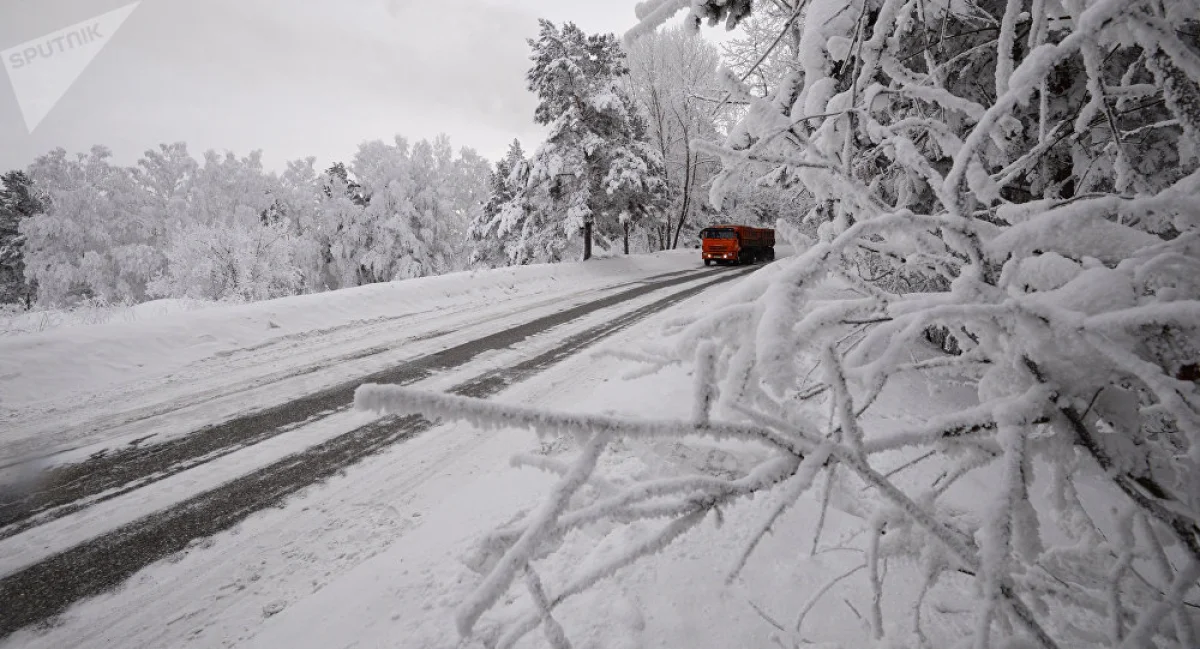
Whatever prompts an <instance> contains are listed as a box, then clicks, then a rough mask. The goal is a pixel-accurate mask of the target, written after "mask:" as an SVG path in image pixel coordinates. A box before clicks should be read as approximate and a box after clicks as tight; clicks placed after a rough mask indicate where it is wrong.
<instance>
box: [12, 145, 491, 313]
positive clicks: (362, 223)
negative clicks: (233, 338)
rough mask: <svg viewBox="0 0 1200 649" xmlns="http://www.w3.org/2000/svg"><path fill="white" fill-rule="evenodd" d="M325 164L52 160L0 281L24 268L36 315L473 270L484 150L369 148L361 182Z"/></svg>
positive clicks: (95, 154) (159, 154)
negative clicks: (470, 233) (469, 249)
mask: <svg viewBox="0 0 1200 649" xmlns="http://www.w3.org/2000/svg"><path fill="white" fill-rule="evenodd" d="M313 162H314V160H313V159H312V158H308V159H304V160H296V161H293V162H290V163H288V164H287V167H286V169H285V170H284V171H283V172H282V173H272V172H269V171H267V170H266V169H264V167H263V165H262V160H261V155H260V154H259V152H254V153H251V154H250V155H249V156H246V157H238V156H235V155H233V154H232V153H225V154H218V153H216V152H211V151H210V152H208V153H206V154H205V155H204V156H203V159H202V160H200V161H197V160H196V159H194V158H193V157H192V156H191V155H190V154H189V153H188V151H187V147H186V146H185V145H184V144H183V143H176V144H170V145H162V146H160V147H159V148H158V149H152V150H150V151H147V152H146V153H145V154H144V156H143V157H142V158H141V159H140V160H139V161H138V163H137V165H136V166H135V167H119V166H116V165H113V164H112V163H111V162H110V154H109V152H108V150H107V149H104V148H103V147H96V148H94V149H93V150H92V151H91V153H90V154H86V155H79V156H76V157H75V158H72V157H70V156H68V155H67V153H66V152H65V151H64V150H62V149H58V150H55V151H52V152H51V153H49V154H47V155H44V156H42V157H40V158H38V159H37V160H36V161H35V162H34V163H33V164H32V165H31V166H30V169H29V173H28V177H29V178H30V179H31V181H32V185H33V187H34V188H35V189H36V192H37V197H38V198H37V200H38V205H36V206H33V205H32V204H30V203H29V201H25V202H23V203H20V205H17V203H14V205H16V206H17V207H19V208H20V209H23V210H24V211H25V212H28V213H27V214H26V213H22V216H21V218H20V219H19V231H17V232H16V234H15V235H13V234H3V235H0V236H2V238H3V243H2V244H0V245H3V246H4V247H3V248H2V249H0V252H2V254H3V257H0V264H3V265H0V274H3V276H4V277H9V276H10V275H13V272H10V271H5V270H3V269H6V268H16V267H17V266H16V265H15V264H17V263H20V264H21V265H22V266H23V274H24V281H25V284H24V286H25V287H26V291H27V293H26V296H27V297H26V298H24V299H32V297H33V295H32V292H33V291H32V289H33V288H34V287H36V299H37V302H38V303H39V304H41V305H44V306H69V305H74V304H80V303H91V304H121V303H137V302H142V301H144V300H146V299H148V298H153V297H188V298H197V299H208V300H224V299H233V300H257V299H264V298H269V297H279V296H282V295H292V294H296V293H304V292H315V291H323V290H329V289H337V288H343V287H348V286H358V285H361V284H366V283H370V282H380V281H389V280H393V279H402V278H406V277H416V276H419V275H429V274H437V273H444V272H447V271H450V270H458V269H460V268H463V267H465V265H466V263H465V255H464V251H465V250H466V245H467V235H466V229H467V225H468V224H469V223H470V222H471V220H472V219H473V218H475V217H476V215H477V213H478V212H480V211H481V210H482V209H483V203H484V201H485V198H486V182H487V174H488V165H487V162H486V161H484V160H483V159H482V158H481V157H479V155H478V154H476V153H475V152H474V151H472V150H470V149H463V150H462V151H460V152H459V153H458V154H457V155H456V154H455V153H454V151H453V150H452V149H451V147H450V143H449V140H448V139H447V138H446V137H445V136H440V137H438V138H437V139H435V140H434V141H433V142H428V141H421V142H419V143H417V144H416V145H415V146H413V147H411V149H410V147H409V146H408V144H407V143H406V142H405V141H404V140H403V139H402V138H401V139H398V140H397V142H396V143H395V144H394V145H388V144H384V143H382V142H367V143H364V144H362V145H361V146H360V148H359V152H358V154H357V156H356V157H355V159H354V163H353V164H352V165H351V167H350V168H349V169H347V167H346V166H345V165H342V164H340V163H339V164H336V165H334V166H333V167H331V168H330V169H329V170H328V171H326V172H325V173H318V172H317V171H316V170H315V169H314V167H313ZM6 202H8V201H6ZM35 207H36V209H34V208H35ZM14 209H16V208H14ZM8 212H9V210H8V209H7V208H4V213H5V214H7V213H8ZM10 221H11V222H12V225H14V226H15V225H16V224H17V221H18V219H15V217H14V218H11V219H10V218H7V217H6V218H5V219H4V221H3V222H2V223H3V224H6V225H4V227H5V228H7V229H4V230H3V231H4V232H6V233H7V232H8V231H9V230H11V229H13V228H12V227H10V226H9V225H7V224H9V223H10ZM18 244H19V245H18ZM14 251H15V252H16V254H15V255H14ZM5 282H6V285H7V284H11V283H12V282H9V281H8V280H5ZM14 285H15V284H14ZM10 292H11V291H10ZM4 295H5V296H7V295H8V293H5V294H4ZM18 297H19V296H18ZM4 299H5V300H8V299H10V298H8V297H5V298H4Z"/></svg>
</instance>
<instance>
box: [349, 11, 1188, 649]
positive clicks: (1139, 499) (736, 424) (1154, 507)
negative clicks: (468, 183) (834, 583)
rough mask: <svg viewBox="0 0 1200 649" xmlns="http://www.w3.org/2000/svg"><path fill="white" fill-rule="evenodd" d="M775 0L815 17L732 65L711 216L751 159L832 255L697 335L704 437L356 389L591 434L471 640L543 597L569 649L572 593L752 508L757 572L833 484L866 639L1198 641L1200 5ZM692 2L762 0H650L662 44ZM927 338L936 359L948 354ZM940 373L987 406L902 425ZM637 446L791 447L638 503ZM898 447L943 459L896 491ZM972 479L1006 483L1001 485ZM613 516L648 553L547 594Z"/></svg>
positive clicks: (642, 493)
mask: <svg viewBox="0 0 1200 649" xmlns="http://www.w3.org/2000/svg"><path fill="white" fill-rule="evenodd" d="M765 4H767V3H755V6H754V7H753V8H754V9H755V10H758V9H759V8H760V7H759V5H765ZM774 4H775V5H777V6H778V5H786V6H787V7H788V8H789V9H791V14H790V15H791V18H790V19H789V20H788V21H785V22H787V23H789V24H788V25H787V26H785V27H783V28H781V29H791V25H790V23H792V22H795V23H796V24H799V25H800V30H799V32H800V34H799V40H798V41H797V43H796V48H795V51H796V53H797V54H796V57H797V58H796V61H795V66H794V71H793V72H790V73H788V74H786V75H785V76H784V77H783V78H779V79H776V80H775V81H774V86H773V88H772V90H771V92H770V93H769V94H768V95H767V96H763V97H760V96H756V95H755V94H754V93H753V92H750V89H749V88H747V87H745V86H744V85H742V84H741V83H740V82H739V80H738V78H737V77H736V76H733V75H726V77H725V79H726V82H727V83H726V90H727V91H728V92H729V94H730V95H731V97H733V98H734V99H738V100H740V101H745V102H746V103H747V105H748V110H747V113H746V116H745V118H744V119H743V120H742V121H741V123H740V124H739V125H738V126H737V127H736V128H735V129H733V130H732V132H731V133H730V136H729V138H728V140H727V141H726V142H725V143H724V144H722V145H716V144H708V145H702V146H708V147H709V150H710V151H711V152H712V153H714V154H715V155H719V156H721V157H722V159H723V160H724V165H725V170H724V171H723V175H722V178H720V179H718V182H717V183H716V184H715V186H714V187H713V192H712V194H713V198H714V200H716V201H718V202H719V201H720V200H721V199H722V198H723V197H724V196H725V195H727V194H728V193H729V192H730V191H732V190H735V189H736V188H737V187H736V184H739V183H742V182H744V180H743V178H744V176H742V175H741V174H743V169H744V168H745V166H746V165H770V166H771V167H773V168H774V169H775V170H776V171H777V172H778V173H779V174H781V175H787V176H789V177H792V178H795V180H796V182H799V183H800V184H802V185H803V187H804V190H805V191H806V192H808V194H809V195H810V196H811V198H812V200H813V201H814V205H815V207H814V208H813V210H812V211H811V214H810V217H811V219H812V220H813V221H815V222H816V224H818V225H819V226H820V230H819V237H818V238H816V239H815V240H810V241H805V240H804V238H803V237H802V236H796V237H795V240H796V242H797V243H800V244H801V246H800V249H799V250H798V252H797V254H796V255H795V256H794V257H792V258H790V259H787V260H784V261H782V262H779V263H778V265H777V266H775V267H774V268H771V269H770V270H768V271H760V273H758V274H756V275H755V276H753V277H751V278H750V279H748V280H746V281H745V282H744V283H743V284H742V285H741V287H740V288H739V290H738V291H737V293H736V294H732V295H731V296H730V299H728V300H727V301H726V302H725V304H724V306H723V307H721V308H719V309H716V310H714V311H712V312H709V313H706V314H705V315H703V316H702V317H700V318H699V319H697V320H695V321H693V322H690V323H686V324H685V325H683V326H681V328H680V330H679V332H678V334H677V336H676V338H675V339H674V343H673V345H672V346H671V348H670V349H668V350H665V351H664V360H663V361H662V362H685V363H693V364H695V366H696V367H695V370H694V374H695V376H696V377H697V386H696V388H697V389H696V399H697V408H696V414H695V417H694V420H692V421H630V420H622V419H618V418H612V417H595V416H582V415H568V414H557V413H548V412H539V411H534V410H530V409H522V408H517V407H509V406H501V405H498V404H488V403H483V402H477V401H473V400H469V399H461V398H451V397H445V396H439V395H428V394H422V393H418V392H414V391H411V390H407V389H400V388H392V387H382V386H377V387H364V388H362V389H361V390H360V392H359V395H358V402H359V404H360V406H363V407H367V408H373V409H385V410H389V411H396V412H423V413H425V414H427V415H431V416H432V415H439V416H444V417H450V418H459V419H463V418H465V419H468V420H471V421H474V422H476V423H478V424H480V425H485V426H521V427H527V428H530V429H535V430H538V431H542V432H546V433H551V434H559V433H564V432H566V433H573V434H575V435H577V436H579V438H580V439H581V440H582V441H581V444H580V451H579V453H578V457H577V458H576V459H575V460H574V461H572V462H569V463H564V464H563V465H562V466H561V467H560V468H559V469H558V471H557V472H559V473H560V475H561V477H560V481H559V484H558V488H557V489H555V490H554V492H553V495H551V496H550V497H549V498H548V499H547V500H546V501H545V502H544V503H543V504H542V506H541V508H540V509H538V510H536V511H535V512H533V513H531V514H530V515H529V516H527V517H526V518H524V519H522V520H520V521H518V522H516V523H514V524H513V525H512V526H510V527H507V528H504V529H501V530H498V531H497V532H496V533H495V534H493V535H492V536H491V537H490V538H489V539H487V541H486V542H485V544H484V546H485V548H486V549H487V551H488V552H489V553H490V556H492V559H491V561H490V562H489V563H487V564H486V565H487V567H488V571H487V577H486V578H485V579H484V580H483V582H482V584H481V585H480V587H479V588H478V589H477V591H476V592H475V594H474V595H473V596H472V597H471V598H470V599H468V600H467V601H466V602H465V603H464V604H463V605H462V607H461V609H460V611H459V617H458V624H459V629H460V631H461V632H462V633H464V634H470V633H472V631H473V630H474V629H475V627H476V623H477V622H478V621H479V619H480V616H481V615H482V614H483V613H484V612H485V611H487V610H488V609H489V608H491V607H493V606H495V605H496V603H497V601H498V600H500V598H502V597H505V596H506V593H508V591H509V589H511V588H526V589H528V590H529V591H530V593H531V596H530V601H531V602H533V604H534V606H533V607H532V610H530V611H529V612H528V614H527V616H526V617H525V618H524V619H522V620H519V621H517V622H516V623H515V624H512V625H510V626H509V627H507V628H506V629H505V630H504V632H503V634H502V635H500V636H499V639H498V641H497V642H496V646H502V647H507V646H512V645H513V644H514V643H516V642H517V641H518V640H519V639H520V638H522V637H523V636H525V635H527V634H529V633H530V632H533V631H536V630H537V629H539V628H541V629H542V630H543V631H544V633H545V634H546V637H547V639H548V640H549V641H550V643H551V645H552V646H567V642H568V640H569V638H570V635H571V629H570V628H564V627H562V626H560V625H559V624H558V622H557V621H556V618H555V609H556V608H557V607H558V606H559V605H561V604H562V603H563V602H564V601H565V600H567V599H569V598H571V597H573V596H574V595H576V594H578V593H580V592H582V591H583V590H586V589H587V588H589V587H590V586H592V585H593V584H595V583H596V581H597V580H600V579H604V578H606V577H608V576H610V575H612V574H614V573H615V572H616V571H619V570H621V569H622V568H625V567H628V566H630V565H631V564H633V563H634V562H636V561H637V560H639V559H641V558H644V557H648V556H649V555H652V554H654V553H656V552H658V551H660V550H662V549H663V548H664V547H665V546H667V545H668V544H670V543H671V542H672V540H674V539H676V538H678V537H679V536H680V535H681V534H684V533H686V532H687V531H688V530H689V529H690V528H692V527H694V526H696V525H697V524H699V523H700V522H701V521H703V520H704V519H706V518H708V517H712V518H713V519H714V520H717V521H719V520H720V512H721V510H722V508H723V507H725V506H727V505H729V504H730V503H733V502H734V501H738V500H745V499H748V498H749V497H751V496H758V498H757V499H755V504H756V506H758V507H760V508H762V510H763V519H762V520H763V522H762V524H761V526H759V527H757V528H756V529H753V530H750V533H749V534H748V535H747V534H742V535H741V536H743V537H746V538H747V544H746V550H745V552H744V553H743V554H742V555H740V556H734V557H730V561H731V565H732V566H734V573H736V572H737V570H738V569H740V567H741V566H743V565H746V563H747V562H748V561H753V560H754V549H755V547H756V545H757V543H758V540H759V539H760V538H761V537H762V535H763V534H765V533H767V532H768V531H769V530H771V529H772V527H773V525H774V523H775V521H777V520H778V517H779V515H780V514H781V512H783V511H785V510H787V509H788V508H789V507H791V506H792V505H793V504H794V503H795V502H796V501H797V499H799V498H802V497H806V494H810V493H813V492H814V491H816V489H815V487H817V486H820V493H821V494H822V495H821V496H820V497H819V498H820V502H823V503H825V506H830V505H833V506H838V507H845V508H847V509H849V510H852V511H853V512H854V514H855V515H856V516H859V517H861V520H862V521H863V523H862V527H861V530H860V532H859V536H858V537H857V538H859V539H860V540H861V544H860V545H859V546H858V547H857V549H858V550H860V551H861V552H862V554H863V557H864V562H863V564H862V566H861V568H856V569H855V570H853V571H849V572H847V573H846V574H844V575H840V576H838V577H837V580H847V581H850V580H854V581H859V582H860V583H861V584H862V592H865V593H866V594H867V595H866V597H865V601H863V602H860V604H861V606H859V607H857V608H856V609H855V610H856V611H862V615H863V619H864V621H865V622H866V627H867V630H866V631H865V632H864V637H863V638H862V640H861V642H860V643H859V644H856V645H854V646H888V647H897V646H912V647H942V646H962V647H978V648H985V647H1009V648H1014V647H1032V646H1037V647H1080V648H1082V647H1097V646H1106V647H1125V648H1129V649H1132V648H1141V647H1179V648H1182V649H1190V648H1191V647H1195V646H1197V643H1198V642H1200V635H1198V629H1200V615H1198V611H1200V607H1198V605H1200V593H1198V592H1197V581H1198V578H1200V392H1198V389H1197V382H1198V381H1200V161H1198V159H1197V154H1198V152H1200V149H1198V145H1200V140H1198V135H1197V134H1200V38H1198V37H1197V33H1198V26H1200V25H1198V21H1197V17H1198V16H1200V4H1198V3H1196V2H1195V1H1194V0H1062V1H1059V0H1030V1H1023V0H975V1H972V2H957V1H955V2H940V1H938V0H851V1H850V2H847V1H846V0H808V1H807V2H797V1H796V0H778V1H777V2H775V3H774ZM689 6H690V11H691V15H692V16H693V19H694V20H693V22H694V23H697V24H699V23H701V22H704V21H708V22H718V21H728V22H732V23H736V22H737V21H738V20H741V19H743V18H744V17H745V16H746V15H747V14H748V12H749V11H751V3H750V2H738V1H732V0H695V2H692V3H688V2H686V0H651V1H649V2H646V3H643V4H642V5H640V6H639V9H638V11H639V16H640V17H642V18H643V19H644V20H645V24H644V25H643V27H641V28H639V29H638V30H636V31H637V32H639V33H645V32H647V31H648V30H650V29H653V28H654V27H655V26H657V25H658V24H661V23H662V21H664V20H666V18H667V17H669V16H670V15H671V14H672V13H673V12H675V11H679V10H686V9H688V7H689ZM781 38H782V35H781ZM933 332H936V333H937V334H938V336H940V337H941V340H942V342H943V343H944V344H943V345H942V346H940V347H933V346H931V345H929V344H928V341H927V339H928V338H929V337H930V336H931V334H932V333H933ZM914 382H915V383H917V384H919V385H928V386H930V387H932V388H938V387H941V386H945V385H947V384H951V383H953V384H957V385H960V386H967V387H969V388H971V390H972V392H973V394H974V397H973V400H972V402H971V403H968V404H966V405H964V406H962V407H961V408H960V409H959V410H957V411H954V412H950V413H948V414H943V415H938V416H933V417H929V418H928V419H927V420H926V421H924V422H917V423H913V422H899V421H888V419H887V413H886V411H882V412H881V411H880V410H879V408H878V404H879V403H880V395H881V394H884V393H885V392H887V391H888V390H904V388H903V385H904V384H905V383H908V384H912V383H914ZM880 419H882V421H880ZM868 423H869V424H870V425H868ZM622 436H625V437H631V438H645V437H670V438H686V437H692V436H711V437H722V438H726V437H732V438H738V439H744V440H752V441H756V442H758V443H759V444H761V445H762V447H763V448H764V449H765V450H764V452H763V453H762V456H761V458H762V459H761V462H760V463H759V464H758V466H757V467H756V468H754V469H753V470H750V471H748V472H746V473H745V474H744V475H740V476H738V477H735V478H718V477H684V478H679V477H675V478H651V479H644V480H636V481H633V482H628V481H627V482H624V483H621V484H618V485H615V486H614V483H612V482H611V481H606V480H605V479H604V476H603V475H601V474H600V473H599V472H598V471H597V466H598V465H599V458H600V457H601V456H602V455H603V454H604V453H605V451H606V448H607V447H608V446H609V445H610V444H611V443H612V442H613V441H614V440H616V439H617V438H619V437H622ZM897 458H900V459H906V460H908V461H907V462H905V464H904V465H902V467H911V466H914V463H916V464H915V466H919V467H922V470H920V471H917V470H916V469H913V468H908V469H906V471H907V473H906V474H904V475H902V476H899V477H898V476H896V475H895V474H894V472H893V471H890V470H888V469H886V468H885V467H887V466H894V465H895V462H896V460H897ZM905 475H907V476H908V477H906V478H905V479H901V478H902V477H904V476H905ZM972 480H976V481H978V480H983V481H986V482H987V484H989V485H990V487H991V488H990V489H989V490H987V491H985V492H983V493H982V496H981V495H980V491H978V489H974V490H972V489H968V488H967V487H966V485H968V484H969V483H970V482H971V481H972ZM964 500H965V502H964ZM964 508H965V509H964ZM597 521H606V522H608V523H610V524H621V525H628V524H632V523H635V522H637V523H639V525H637V526H636V529H638V530H641V531H642V533H643V536H641V537H639V538H636V539H634V540H633V541H632V542H630V543H629V544H627V545H626V546H625V547H624V548H623V551H621V552H619V553H614V554H610V555H608V558H607V559H606V560H605V561H604V562H602V563H599V564H596V565H592V566H587V567H586V569H581V570H579V571H577V572H576V573H575V574H574V575H572V576H571V577H570V578H569V580H567V581H565V582H564V581H561V580H559V581H558V582H555V581H552V580H550V579H543V577H542V576H541V575H540V574H539V572H538V566H539V561H540V558H541V557H542V556H544V555H545V554H546V553H553V552H554V551H555V548H556V547H557V545H556V543H557V542H558V541H559V540H560V539H562V538H563V536H564V535H565V534H567V533H568V532H569V531H571V530H573V529H576V528H578V527H580V526H584V525H588V524H590V523H593V522H597ZM647 521H655V522H656V525H657V527H649V526H647V525H645V524H644V523H645V522H647ZM815 527H816V528H817V529H816V530H815V534H816V536H817V538H820V523H817V524H816V526H815ZM740 531H741V532H745V530H740ZM808 541H809V537H808V536H805V537H804V538H797V539H795V545H796V546H797V547H799V546H801V545H802V544H807V543H808ZM776 560H778V559H777V558H776ZM898 566H907V567H908V568H909V569H906V570H901V569H898V568H897V567H898ZM889 568H890V569H889ZM914 574H915V575H916V577H915V581H916V582H917V583H915V584H914V583H913V579H914V578H913V575H914ZM905 575H907V576H908V577H907V579H906V578H905ZM522 579H523V580H524V582H523V583H522ZM955 584H957V585H955ZM945 588H951V590H950V591H949V592H953V593H954V596H955V598H956V599H957V600H958V601H957V607H958V608H959V609H960V610H963V609H965V610H966V611H967V613H968V614H969V616H970V618H971V621H970V623H969V624H967V625H966V628H965V632H962V633H957V634H955V635H949V636H947V635H945V633H943V634H942V635H938V634H937V632H936V631H935V630H934V629H931V628H930V625H929V624H927V622H928V620H929V619H930V617H932V616H937V615H940V613H939V611H938V610H937V607H936V606H935V605H934V604H933V603H932V598H931V597H930V594H931V593H933V592H935V591H938V590H939V589H945ZM826 592H827V589H825V588H821V589H818V590H817V591H815V592H812V593H809V594H807V595H811V597H812V598H820V597H822V596H825V594H826ZM771 595H772V596H774V595H776V593H772V594H771ZM906 597H907V598H908V599H904V598H906ZM776 599H781V598H776ZM896 601H903V602H905V603H906V605H905V606H901V607H900V608H899V610H901V611H902V614H899V615H898V614H897V610H898V608H897V606H896V605H895V602H896ZM889 602H891V604H890V605H889V604H888V603H889ZM807 610H809V607H808V606H806V607H804V609H803V610H802V611H798V612H797V613H798V615H797V619H799V621H800V622H802V621H803V618H804V613H805V612H807ZM905 610H906V612H903V611H905ZM775 626H776V629H775V632H774V634H773V639H774V641H775V642H776V643H777V644H778V645H780V646H784V647H801V646H807V645H808V644H809V642H810V638H809V637H807V636H806V635H805V634H804V632H803V630H802V626H801V624H800V623H797V624H795V625H794V626H792V625H788V626H786V627H785V626H784V625H781V624H777V623H776V624H775ZM767 644H768V638H766V637H764V641H763V645H764V646H765V645H767Z"/></svg>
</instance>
